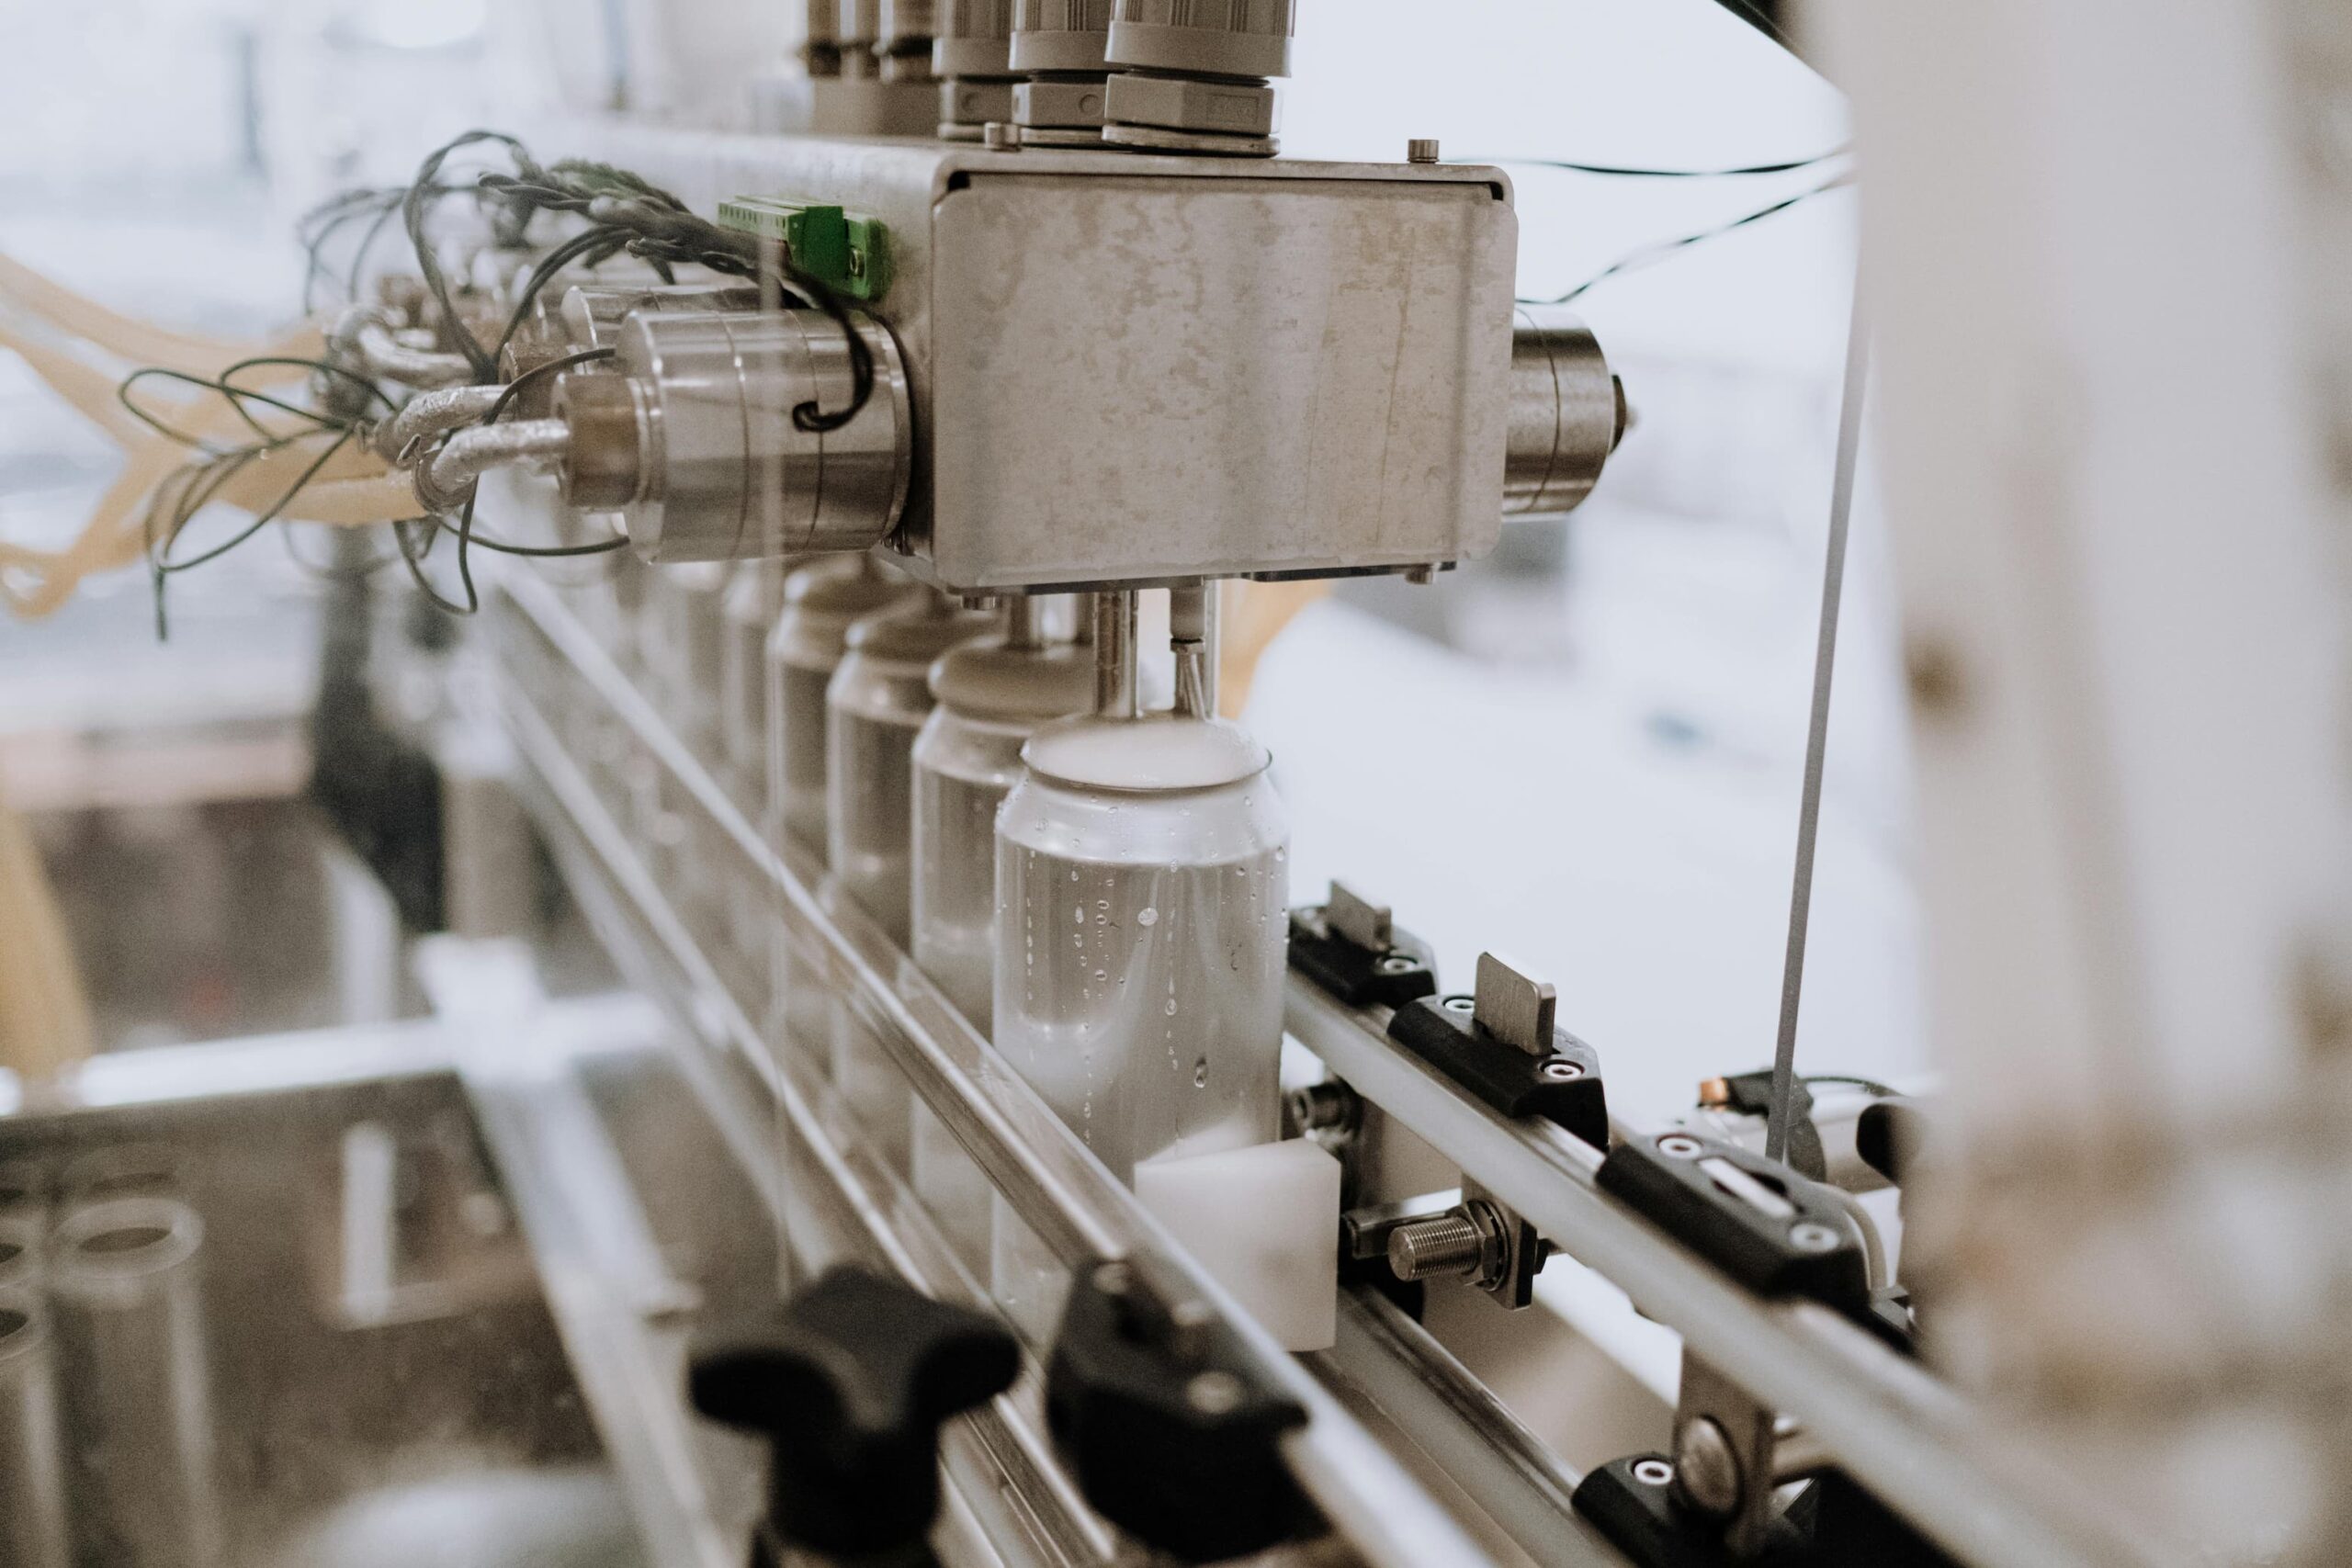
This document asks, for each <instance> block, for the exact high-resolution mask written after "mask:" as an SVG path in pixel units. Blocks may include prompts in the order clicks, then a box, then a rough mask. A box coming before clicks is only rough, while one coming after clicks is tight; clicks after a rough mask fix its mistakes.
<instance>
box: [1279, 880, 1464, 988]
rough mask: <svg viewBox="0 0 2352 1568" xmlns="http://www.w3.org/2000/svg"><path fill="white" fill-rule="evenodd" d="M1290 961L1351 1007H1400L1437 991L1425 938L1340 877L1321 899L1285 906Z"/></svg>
mask: <svg viewBox="0 0 2352 1568" xmlns="http://www.w3.org/2000/svg"><path fill="white" fill-rule="evenodd" d="M1290 966H1291V967H1292V968H1294V969H1295V970H1297V971H1298V972H1299V973H1300V974H1302V975H1304V976H1306V977H1307V978H1308V979H1310V980H1312V981H1314V982H1315V983H1316V984H1317V986H1320V987H1323V989H1325V990H1326V991H1329V993H1330V994H1331V995H1332V996H1333V997H1334V998H1337V999H1338V1000H1339V1001H1340V1003H1341V1004H1342V1005H1344V1006H1347V1007H1351V1008H1363V1007H1374V1006H1378V1007H1392V1008H1397V1007H1403V1006H1404V1005H1405V1004H1406V1003H1407V1002H1410V1001H1414V1000H1417V999H1419V998H1422V997H1426V996H1431V995H1434V994H1435V993H1436V991H1437V960H1436V959H1435V958H1433V957H1432V956H1430V949H1429V945H1428V943H1426V942H1421V941H1420V940H1419V938H1417V937H1415V936H1414V935H1413V934H1412V933H1411V932H1410V931H1398V930H1397V927H1396V924H1395V922H1394V921H1392V920H1391V919H1389V914H1388V907H1387V906H1386V905H1385V904H1375V903H1373V902H1372V901H1371V900H1370V899H1368V898H1365V897H1362V896H1361V895H1359V894H1357V893H1355V892H1353V891H1351V889H1350V888H1349V887H1348V886H1347V885H1346V884H1344V883H1339V882H1334V883H1333V884H1331V896H1330V897H1329V899H1328V900H1327V901H1326V902H1324V903H1321V904H1309V905H1306V906H1305V907H1303V908H1296V909H1293V910H1292V911H1291V912H1290Z"/></svg>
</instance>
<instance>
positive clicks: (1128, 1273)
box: [1094, 1261, 1136, 1296]
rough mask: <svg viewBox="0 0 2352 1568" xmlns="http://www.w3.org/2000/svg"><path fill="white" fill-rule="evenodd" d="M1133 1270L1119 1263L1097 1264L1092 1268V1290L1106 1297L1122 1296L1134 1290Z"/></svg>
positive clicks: (1134, 1278)
mask: <svg viewBox="0 0 2352 1568" xmlns="http://www.w3.org/2000/svg"><path fill="white" fill-rule="evenodd" d="M1135 1282H1136V1276H1135V1270H1134V1269H1129V1268H1128V1267H1127V1266H1126V1265H1125V1264H1124V1263H1120V1262H1116V1261H1114V1262H1110V1263H1099V1264H1097V1265H1095V1268H1094V1288H1095V1289H1096V1290H1098V1291H1100V1292H1103V1294H1104V1295H1106V1296H1124V1295H1125V1294H1126V1293H1127V1292H1129V1291H1130V1290H1132V1289H1134V1288H1135Z"/></svg>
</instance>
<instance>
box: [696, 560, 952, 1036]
mask: <svg viewBox="0 0 2352 1568" xmlns="http://www.w3.org/2000/svg"><path fill="white" fill-rule="evenodd" d="M923 592H924V591H923V590H922V587H920V586H919V585H917V584H915V583H912V582H909V581H906V580H905V579H903V578H897V577H892V576H890V575H888V573H886V572H885V571H884V570H882V569H881V567H879V566H878V565H876V563H875V562H874V561H872V560H870V559H868V558H866V557H864V556H828V557H826V558H823V559H821V560H816V561H811V562H809V564H808V565H807V566H803V567H799V568H797V569H796V570H793V571H791V572H790V573H788V574H787V575H786V578H785V582H784V608H783V610H782V612H781V613H780V614H779V615H778V616H777V618H776V624H775V631H774V632H773V633H772V634H771V635H770V636H769V638H768V647H767V705H768V719H767V743H768V759H767V780H768V783H767V809H766V811H765V813H764V814H763V818H762V827H761V830H762V832H763V833H764V834H765V835H766V837H767V840H768V842H769V843H771V844H773V845H775V847H776V848H778V849H782V848H783V847H784V845H785V843H786V840H797V841H798V842H799V843H800V844H802V845H803V846H805V847H807V848H809V849H810V850H813V851H816V852H820V853H821V852H822V851H823V849H824V846H825V750H826V737H825V728H826V717H825V688H826V687H827V686H829V685H831V683H832V679H833V671H836V670H838V669H839V668H840V667H841V662H842V653H843V652H844V651H845V649H846V647H847V644H848V641H849V628H850V627H851V626H854V625H855V624H856V623H857V622H858V621H859V620H860V619H862V618H863V617H865V616H866V615H872V614H873V613H874V612H875V611H876V610H880V609H885V608H887V607H888V606H890V605H894V604H896V605H903V606H912V605H914V604H917V603H919V602H920V601H921V599H922V594H923ZM773 916H774V911H773V909H772V908H770V906H769V904H768V902H767V900H766V899H765V898H764V897H762V898H758V899H754V900H752V902H751V903H750V905H749V906H748V907H747V908H743V909H742V910H741V911H740V912H739V917H738V918H739V920H740V921H741V922H742V924H741V929H740V930H739V931H738V933H737V940H738V942H741V943H742V944H743V945H744V946H745V948H746V949H747V950H748V951H753V952H756V951H758V950H759V949H760V947H761V946H763V945H764V946H765V948H766V950H767V952H768V954H769V975H770V976H771V979H772V982H773V984H772V986H771V995H770V1005H769V1009H768V1035H769V1038H770V1039H771V1040H775V1041H778V1042H782V1041H796V1042H798V1043H800V1044H802V1045H803V1046H805V1047H807V1048H809V1049H815V1050H822V1049H824V1048H825V1045H826V1043H827V1041H828V1040H829V1038H830V1031H831V1028H832V1010H831V1005H830V1003H829V1002H828V1000H827V998H826V994H825V990H824V986H823V982H822V980H821V978H820V976H819V975H818V974H817V973H816V972H815V970H813V969H812V968H811V967H810V966H809V964H807V963H806V962H805V961H804V960H803V959H802V958H801V957H800V956H799V955H797V954H796V953H793V952H792V951H791V950H790V949H789V947H788V946H787V945H786V943H785V942H784V940H783V931H782V927H781V925H780V924H779V922H777V921H776V920H775V919H774V918H773Z"/></svg>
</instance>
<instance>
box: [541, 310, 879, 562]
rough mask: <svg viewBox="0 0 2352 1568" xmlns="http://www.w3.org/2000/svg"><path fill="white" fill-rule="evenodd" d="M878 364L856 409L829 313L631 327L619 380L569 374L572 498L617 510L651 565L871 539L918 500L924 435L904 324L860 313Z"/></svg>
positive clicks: (642, 321)
mask: <svg viewBox="0 0 2352 1568" xmlns="http://www.w3.org/2000/svg"><path fill="white" fill-rule="evenodd" d="M853 316H854V321H855V322H856V325H857V337H858V341H860V342H861V343H863V344H865V348H866V351H867V353H868V355H869V357H870V358H871V361H872V364H873V370H874V379H873V388H872V391H871V393H870V395H869V396H868V397H867V399H866V401H865V404H864V406H863V407H861V408H860V409H859V411H858V412H857V415H856V417H854V419H852V420H850V421H849V422H848V423H846V424H844V425H842V427H841V428H839V429H837V430H816V429H809V428H804V425H805V424H807V423H809V415H808V413H807V412H805V411H808V410H811V409H813V410H815V411H816V412H818V413H820V414H831V413H835V412H839V411H841V410H843V409H845V408H847V407H849V406H850V401H851V397H852V393H853V389H854V373H853V367H852V355H851V351H850V347H849V344H850V340H849V339H848V338H847V337H846V336H844V335H843V333H842V330H841V328H840V327H839V326H837V325H836V324H835V323H834V321H833V320H832V318H831V317H830V316H828V315H826V314H825V313H824V312H823V311H821V310H769V311H761V312H752V313H741V312H731V311H711V312H707V313H696V312H684V313H679V314H674V315H664V314H661V313H649V312H646V311H642V310H640V311H638V312H637V313H635V314H633V315H631V316H630V317H629V318H628V320H627V321H625V322H624V323H623V325H622V328H621V332H620V336H619V339H618V341H617V343H616V345H615V346H616V350H617V353H616V357H615V360H614V365H615V367H616V368H617V369H618V370H619V372H620V374H619V375H611V374H594V375H586V376H575V375H566V376H565V377H564V378H562V380H561V381H560V383H559V384H558V386H557V389H556V397H555V409H556V413H557V416H558V417H559V418H560V419H562V420H563V422H564V423H565V425H566V428H567V432H568V435H567V451H566V453H565V457H564V462H563V468H562V474H563V483H564V495H565V499H566V500H567V501H569V502H571V504H572V505H574V506H577V507H580V508H582V509H584V510H587V511H591V512H618V513H622V515H623V517H624V519H625V520H626V522H627V525H628V535H629V539H630V541H631V543H633V544H634V545H635V546H636V547H637V548H638V550H639V553H640V554H642V555H644V556H645V557H646V558H647V559H649V560H655V561H681V560H733V559H747V558H760V557H768V556H783V555H794V554H799V553H802V552H806V551H811V550H851V549H858V550H862V549H866V548H869V547H872V546H874V545H876V544H878V543H880V542H881V540H882V538H883V536H885V535H887V534H888V533H889V531H890V529H891V527H892V526H893V525H895V524H896V523H897V522H898V519H899V513H900V512H901V511H902V510H903V509H904V508H905V506H906V500H907V487H908V484H909V482H910V474H911V472H912V468H913V446H914V432H913V423H912V416H911V413H910V404H909V401H908V393H907V378H906V368H905V365H904V362H903V361H902V360H901V358H900V357H899V345H898V342H897V340H896V339H894V338H893V337H892V336H891V335H890V333H889V331H888V329H887V328H885V327H884V326H882V325H881V324H880V323H879V322H877V321H874V320H872V319H871V318H869V317H865V316H862V315H855V314H854V313H853Z"/></svg>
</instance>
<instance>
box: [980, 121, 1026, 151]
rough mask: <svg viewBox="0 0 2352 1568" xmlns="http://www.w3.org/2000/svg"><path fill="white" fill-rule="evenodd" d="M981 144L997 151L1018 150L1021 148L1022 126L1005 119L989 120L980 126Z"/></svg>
mask: <svg viewBox="0 0 2352 1568" xmlns="http://www.w3.org/2000/svg"><path fill="white" fill-rule="evenodd" d="M980 145H981V146H983V147H986V148H988V149H989V150H990V151H992V152H1018V151H1020V149H1021V128H1020V127H1019V126H1017V125H1013V124H1011V123H1009V122H1007V121H1005V120H1001V119H992V120H989V122H988V123H987V124H985V125H983V126H981V127H980Z"/></svg>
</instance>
